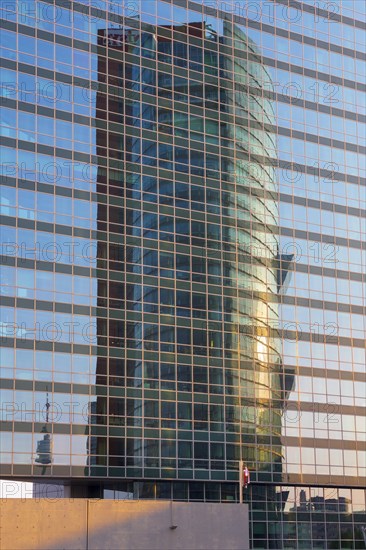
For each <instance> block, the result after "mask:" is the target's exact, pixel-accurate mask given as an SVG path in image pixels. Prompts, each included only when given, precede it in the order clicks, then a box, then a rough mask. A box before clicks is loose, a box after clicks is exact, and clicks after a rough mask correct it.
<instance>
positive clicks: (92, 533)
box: [0, 499, 249, 550]
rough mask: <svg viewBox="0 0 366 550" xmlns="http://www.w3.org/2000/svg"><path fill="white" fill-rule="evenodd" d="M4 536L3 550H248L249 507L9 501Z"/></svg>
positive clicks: (1, 526) (0, 518)
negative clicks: (103, 549) (102, 549)
mask: <svg viewBox="0 0 366 550" xmlns="http://www.w3.org/2000/svg"><path fill="white" fill-rule="evenodd" d="M172 526H175V528H174V529H171V527H172ZM0 534H1V535H0V548H1V550H56V549H57V550H61V549H62V550H100V549H101V548H105V549H106V550H114V549H119V550H120V549H122V550H140V549H141V550H199V549H202V550H207V549H210V550H211V549H212V550H214V549H220V550H226V549H228V550H247V549H249V523H248V507H247V505H245V504H242V505H239V504H206V503H185V502H173V503H171V502H168V501H147V500H135V501H111V500H87V499H57V500H51V499H38V500H37V499H26V500H21V499H6V500H3V501H2V503H1V515H0Z"/></svg>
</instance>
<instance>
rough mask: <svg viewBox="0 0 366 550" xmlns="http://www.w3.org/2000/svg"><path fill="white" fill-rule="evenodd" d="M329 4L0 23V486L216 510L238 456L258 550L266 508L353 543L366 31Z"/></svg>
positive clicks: (15, 10) (208, 5) (21, 15)
mask: <svg viewBox="0 0 366 550" xmlns="http://www.w3.org/2000/svg"><path fill="white" fill-rule="evenodd" d="M97 4H98V5H97ZM346 4H347V5H346ZM329 6H333V4H332V5H330V4H324V6H322V5H320V4H319V3H318V2H317V3H314V2H310V1H309V2H302V3H299V4H296V5H291V7H289V6H286V5H284V4H283V3H281V2H274V3H269V2H268V3H267V2H264V3H261V2H258V3H255V2H251V3H248V5H244V4H243V5H241V3H237V2H233V1H231V0H228V1H227V2H226V3H219V2H212V1H210V2H209V1H205V0H203V1H202V2H201V3H199V4H197V3H193V2H189V1H187V3H186V6H185V7H183V5H182V2H179V5H178V2H175V1H174V0H172V1H168V0H149V1H145V0H139V1H138V2H136V3H131V2H123V1H120V2H107V1H99V2H87V1H85V2H81V1H80V2H73V5H72V7H71V6H70V7H66V6H65V4H64V3H60V5H59V4H58V3H56V4H54V5H53V4H49V3H47V2H41V1H31V2H18V3H17V2H14V3H13V4H12V2H9V3H6V5H4V6H1V8H0V11H1V16H2V17H3V19H2V20H1V26H2V32H1V40H2V41H1V55H2V57H3V79H2V86H1V91H2V96H3V102H4V107H3V109H2V117H1V126H0V131H1V136H2V137H1V145H0V147H1V156H2V159H3V165H2V168H1V170H2V172H1V174H2V186H1V204H0V212H1V214H2V224H3V225H2V228H1V229H2V231H1V235H2V243H3V245H2V255H1V262H2V265H1V290H0V297H1V305H0V308H1V319H2V320H1V325H0V332H1V343H2V345H3V347H2V352H1V367H2V370H1V373H2V374H1V377H2V378H1V379H2V389H1V402H2V403H3V413H2V419H3V421H4V422H3V431H2V438H3V439H2V441H3V443H2V445H1V453H2V454H1V460H0V462H1V463H2V472H3V474H2V475H4V476H7V475H9V476H10V475H13V476H18V477H22V476H23V477H27V478H29V477H31V476H33V477H38V478H39V477H40V476H44V477H47V476H52V477H53V478H55V479H60V480H62V479H69V478H73V479H77V478H81V477H90V478H94V479H95V480H97V481H98V482H100V481H101V480H104V483H107V482H109V481H110V480H113V479H121V478H122V479H127V480H131V483H132V480H140V481H139V483H141V484H142V485H141V487H142V486H143V485H144V484H145V483H147V481H146V480H147V479H150V480H151V482H149V483H150V485H149V484H147V485H146V486H148V487H149V491H153V493H152V495H153V498H160V497H161V498H166V497H164V494H165V492H164V491H168V493H169V494H170V493H171V491H173V492H174V490H175V489H174V487H175V485H174V483H175V484H177V483H178V480H181V481H180V483H181V485H179V487H185V489H182V491H183V493H184V491H188V493H189V495H191V493H192V491H194V490H195V489H194V488H195V487H196V488H197V491H198V492H197V494H201V493H200V492H199V491H204V490H205V491H206V493H205V494H204V495H203V496H202V500H204V499H206V500H225V499H227V498H228V499H230V498H232V499H235V498H237V495H236V492H235V491H236V489H235V484H234V482H235V481H236V480H237V476H238V473H237V471H238V460H240V459H242V460H244V461H245V463H246V464H247V466H248V467H249V469H250V471H251V478H252V483H253V489H252V490H253V491H254V493H255V491H257V490H258V495H257V494H256V493H255V495H256V496H254V497H253V504H252V513H253V516H252V521H253V531H252V535H253V541H254V542H253V544H254V545H255V546H257V547H266V546H265V545H266V544H268V545H269V546H268V547H272V546H270V545H271V544H273V539H274V538H276V537H278V533H277V531H276V534H275V533H274V532H273V533H272V531H271V529H270V527H268V526H269V524H270V523H271V521H272V520H271V517H272V516H271V513H272V512H271V513H270V504H269V503H270V502H272V504H273V501H276V499H277V501H278V502H279V501H281V502H283V507H282V508H281V506H277V505H276V506H275V505H273V506H274V510H273V513H275V512H276V514H278V515H277V516H276V517H277V520H276V521H277V523H278V525H280V524H283V525H285V524H286V529H287V531H286V533H287V539H288V541H289V542H288V546H287V547H289V548H293V547H294V548H295V547H296V542H295V541H296V537H297V538H298V540H300V539H301V537H302V535H301V536H300V534H299V533H300V531H301V529H303V526H302V522H303V523H304V525H307V524H308V522H312V525H318V523H317V522H318V519H316V521H315V520H313V519H311V518H312V517H313V516H312V513H313V512H314V513H315V512H316V514H318V511H319V510H320V509H319V510H318V506H320V507H323V508H322V511H321V514H323V515H324V514H326V513H327V510H328V509H329V513H332V514H333V512H334V510H333V508H332V507H333V506H334V505H335V502H336V503H337V506H338V507H341V503H343V502H346V501H343V500H342V498H343V497H344V498H346V499H347V506H346V505H344V506H346V508H347V510H346V509H345V510H343V509H342V513H345V514H347V518H348V519H346V520H345V523H346V524H347V526H346V527H345V530H346V531H347V529H348V527H349V525H348V522H351V524H352V525H353V523H357V521H358V520H357V521H356V519H355V518H356V516H355V515H349V514H352V513H353V514H356V512H351V511H350V507H351V504H352V501H354V498H353V497H352V498H351V497H350V496H349V495H348V493H347V495H348V496H344V495H345V494H346V492H347V491H349V492H350V491H351V488H352V490H353V491H355V494H357V495H359V493H358V492H357V490H356V488H359V487H361V486H363V484H364V480H365V477H366V465H365V460H364V457H365V450H366V438H365V378H364V371H365V364H366V361H365V350H364V333H365V331H364V329H365V324H364V319H365V317H364V315H365V275H364V272H365V264H366V262H365V246H364V244H365V211H366V193H365V178H364V173H363V172H362V170H363V168H364V153H365V147H366V144H365V139H364V136H365V123H366V119H365V116H366V113H365V111H364V105H365V94H366V89H365V87H364V85H363V80H364V76H365V56H364V54H363V50H364V31H363V30H362V29H361V27H362V25H361V18H360V9H361V8H360V3H359V2H357V1H355V2H350V1H348V2H341V4H340V5H339V6H338V4H337V6H336V8H337V9H334V10H332V9H331V8H330V7H329ZM333 7H334V6H333ZM71 8H72V9H71ZM361 12H364V8H362V9H361ZM338 37H339V40H341V43H342V46H343V47H340V46H339V40H338ZM162 479H166V480H170V482H169V483H168V482H165V483H168V484H167V485H166V486H165V485H164V487H165V489H164V490H163V493H162V494H160V492H159V491H160V489H159V487H163V482H162V481H161V480H162ZM159 480H160V481H159ZM183 480H184V481H183ZM189 480H191V481H189ZM204 480H206V481H204ZM136 483H137V481H136ZM265 483H273V484H274V485H273V486H270V485H267V486H266V487H267V488H263V487H264V485H261V484H265ZM281 483H284V484H286V486H287V485H289V484H290V485H291V484H294V485H297V484H305V485H309V486H312V485H317V486H319V489H318V490H315V491H318V492H315V493H312V492H311V491H310V490H309V491H310V492H306V491H308V490H307V489H306V490H304V493H301V494H300V493H299V490H298V489H295V488H294V486H291V487H290V488H289V489H288V488H287V489H286V488H285V487H284V486H283V487H282V486H278V487H277V488H276V485H275V484H281ZM205 484H206V485H205ZM327 486H338V487H343V488H342V489H339V491H340V493H339V495H338V496H337V497H334V498H333V496H329V495H328V493H327V491H328V489H325V488H324V489H321V488H320V487H327ZM136 487H137V485H136V486H134V488H133V489H132V493H133V494H135V493H136V490H137V489H136ZM177 487H178V485H177ZM198 487H201V489H198ZM202 487H205V489H202ZM281 487H282V488H281ZM144 490H145V489H144ZM146 490H147V489H146ZM207 491H208V493H207ZM322 491H324V493H323V492H322ZM183 493H182V494H183ZM188 493H187V495H186V496H184V497H179V498H189V499H192V497H191V496H189V497H188ZM211 493H212V495H216V496H214V497H212V499H211V498H210V497H208V496H207V495H211ZM254 493H253V494H254ZM184 494H185V493H184ZM172 495H173V498H178V497H176V496H175V495H174V494H173V493H172ZM225 495H227V496H225ZM279 495H282V496H279ZM285 495H287V496H285ZM216 497H217V498H216ZM197 498H198V497H197ZM357 498H358V496H357ZM281 499H282V500H281ZM314 499H315V500H314ZM317 499H318V500H317ZM321 499H323V500H322V501H321ZM334 499H336V500H334ZM198 500H201V497H200V498H198ZM356 500H357V499H356ZM259 501H260V502H261V505H258V502H259ZM256 503H257V504H256ZM290 503H292V504H291V506H290ZM327 503H328V504H327ZM261 506H262V508H261ZM342 506H343V504H342ZM327 507H328V508H327ZM329 507H330V508H329ZM261 510H262V512H263V514H264V513H265V514H266V519H265V521H263V522H261V521H260V520H259V518H260V517H261V515H260V514H261V513H262V512H261ZM324 510H325V511H324ZM363 510H364V508H363ZM285 513H286V514H287V515H286V516H285V515H284V514H285ZM319 513H320V512H319ZM357 513H359V514H360V513H361V508H358V509H357ZM256 514H258V515H256ZM309 514H310V515H309ZM337 514H338V516H337V517H338V519H337V523H338V525H339V524H340V523H342V522H343V519H342V518H340V514H341V511H340V510H338V511H337ZM358 517H360V516H357V518H358ZM263 518H264V516H263ZM299 518H302V519H299ZM309 518H310V519H309ZM317 518H318V516H317ZM332 518H333V516H332ZM339 518H340V519H339ZM349 518H351V519H349ZM322 521H323V520H322ZM334 521H335V520H334ZM319 522H320V523H322V522H321V521H320V520H319ZM331 522H333V519H331ZM266 523H267V527H265V524H266ZM320 523H319V525H320ZM278 525H277V524H276V528H275V529H277V527H278ZM289 526H290V527H289ZM291 526H292V527H291ZM291 529H292V530H291ZM304 529H305V531H306V528H304ZM322 529H323V530H322ZM305 531H304V532H305ZM281 532H282V535H281V537H282V538H280V539H278V540H280V541H282V542H281V543H280V547H285V546H284V540H285V538H286V537H285V535H284V533H285V529H284V528H283V530H282V531H281ZM330 532H332V533H333V531H332V530H330V531H329V532H328V531H326V530H325V531H324V522H323V527H322V528H321V527H319V528H318V527H316V528H314V529H313V531H312V534H311V537H312V539H313V540H314V541H315V540H318V539H319V540H321V539H322V537H323V539H324V538H325V539H327V540H328V539H329V540H332V541H333V542H334V541H335V540H338V541H342V540H343V539H342V537H343V535H344V533H343V531H342V533H341V531H337V535H336V536H334V537H333V535H332V536H331V535H330V534H329V533H330ZM334 532H335V531H334ZM347 533H348V531H347ZM333 534H334V533H333ZM344 536H345V537H346V538H347V537H348V534H347V536H346V535H344ZM332 537H333V538H332ZM337 537H338V539H337ZM357 537H359V534H358V535H357ZM303 538H304V541H303V542H301V544H300V542H298V543H297V544H298V546H297V547H298V548H301V547H304V548H305V547H307V546H306V544H308V546H309V541H308V540H306V541H305V539H306V537H305V535H304V537H303ZM257 539H258V540H257ZM347 540H348V539H347ZM355 540H356V538H354V541H355ZM357 540H358V539H357ZM265 541H266V542H265ZM271 541H272V542H271ZM281 544H282V546H281ZM314 544H315V543H314ZM319 544H320V543H319ZM339 544H340V547H342V545H341V542H339ZM347 544H348V542H347ZM261 545H262V546H261ZM291 545H292V546H291ZM314 547H316V546H314ZM350 547H352V546H350ZM353 547H354V548H356V547H357V545H356V543H354V546H353Z"/></svg>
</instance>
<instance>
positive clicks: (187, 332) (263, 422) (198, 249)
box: [90, 22, 284, 481]
mask: <svg viewBox="0 0 366 550" xmlns="http://www.w3.org/2000/svg"><path fill="white" fill-rule="evenodd" d="M99 47H100V49H101V54H100V56H99V67H98V69H99V76H100V84H99V91H98V96H97V110H98V118H99V119H102V120H103V125H102V124H101V127H102V128H101V129H99V130H98V133H97V145H98V152H99V154H100V155H101V156H102V157H103V158H104V160H105V159H108V163H109V165H108V166H107V165H106V163H104V165H101V166H100V168H99V173H98V192H99V193H100V196H101V197H102V201H100V202H102V204H99V206H98V231H99V245H98V257H99V259H98V266H99V277H100V278H99V283H98V295H99V297H98V304H99V316H98V345H99V352H98V356H99V358H98V369H97V387H98V385H99V384H101V385H104V384H105V385H109V394H107V393H106V394H105V395H98V394H97V399H96V405H94V409H95V410H96V414H95V415H94V418H95V421H96V424H99V425H102V426H104V427H105V428H104V430H105V431H104V432H103V435H99V436H97V435H95V436H94V437H95V443H94V444H93V449H94V452H95V454H96V456H94V457H92V458H91V460H90V464H93V468H92V470H91V473H92V475H95V476H97V477H99V476H101V475H104V472H105V471H106V468H107V467H109V476H111V477H114V476H116V477H117V476H118V477H123V478H130V479H131V478H135V479H136V478H141V479H146V478H150V479H156V480H158V479H187V480H189V479H191V480H192V479H193V480H194V479H196V480H203V479H206V480H222V481H230V480H232V481H234V480H236V479H237V476H238V473H237V470H238V461H239V460H240V459H242V460H244V461H245V463H246V464H247V466H248V467H249V469H250V470H251V472H252V479H254V480H255V481H274V480H277V479H278V475H279V474H280V473H281V471H282V470H281V440H280V436H281V433H280V429H281V411H282V404H283V399H284V394H283V391H284V386H283V369H282V362H281V357H280V351H279V339H278V337H277V332H276V329H277V325H278V289H279V286H281V285H282V282H283V276H279V270H280V263H281V262H280V261H279V260H280V258H279V257H278V254H277V251H278V237H277V233H276V227H277V217H278V214H277V204H276V201H277V187H276V182H275V172H274V159H275V157H276V143H275V139H274V137H273V135H272V134H271V124H272V123H273V109H272V104H271V101H270V100H269V99H268V98H267V97H266V95H265V94H264V93H263V90H264V88H263V82H264V83H266V82H267V87H268V88H269V89H270V88H271V84H270V78H269V76H268V75H267V73H266V71H265V69H264V67H263V66H262V65H261V63H260V54H259V52H258V50H257V49H256V47H255V45H254V44H253V43H252V41H250V40H249V39H248V38H247V37H246V35H245V34H244V33H243V32H242V31H241V30H240V29H239V27H237V26H236V25H234V24H232V23H229V22H224V23H223V25H222V29H221V32H217V31H216V30H213V29H212V28H210V26H209V25H208V24H206V23H195V22H192V23H190V24H188V25H178V26H154V27H153V26H145V27H144V30H141V29H140V28H139V23H138V22H136V28H133V27H132V26H131V27H129V28H127V29H110V30H109V31H100V33H99ZM106 47H107V48H106ZM106 52H107V53H106ZM107 65H108V71H107V70H106V66H107ZM107 75H108V76H107ZM253 91H254V93H253ZM108 265H109V271H108V269H107V266H108ZM93 429H94V428H92V431H93ZM98 430H100V428H98V427H97V426H95V432H96V433H97V431H98ZM99 433H100V432H99ZM112 434H113V435H112ZM96 442H97V443H96ZM276 465H277V466H276Z"/></svg>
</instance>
